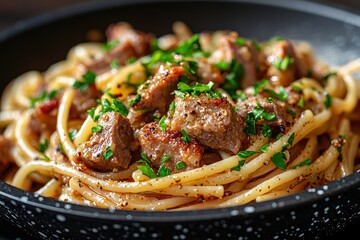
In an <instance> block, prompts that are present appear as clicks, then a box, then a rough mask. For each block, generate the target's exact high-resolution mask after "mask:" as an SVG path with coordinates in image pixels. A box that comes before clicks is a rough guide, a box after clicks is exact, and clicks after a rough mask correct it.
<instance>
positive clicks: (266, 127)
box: [261, 124, 272, 138]
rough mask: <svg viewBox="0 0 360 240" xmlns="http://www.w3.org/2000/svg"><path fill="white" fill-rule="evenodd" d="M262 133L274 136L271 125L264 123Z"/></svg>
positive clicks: (265, 135) (269, 136) (266, 135)
mask: <svg viewBox="0 0 360 240" xmlns="http://www.w3.org/2000/svg"><path fill="white" fill-rule="evenodd" d="M261 133H262V135H263V136H264V137H268V138H271V137H272V129H271V127H270V126H269V125H267V124H264V125H263V126H262V128H261Z"/></svg>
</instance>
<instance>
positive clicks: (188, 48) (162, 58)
mask: <svg viewBox="0 0 360 240" xmlns="http://www.w3.org/2000/svg"><path fill="white" fill-rule="evenodd" d="M154 50H155V51H154V52H153V53H152V54H151V55H148V56H145V57H143V58H141V63H142V64H143V66H145V67H146V68H147V69H152V68H153V67H154V65H155V64H156V63H158V62H164V63H166V64H168V65H171V64H179V63H188V66H184V70H185V71H186V72H187V73H189V74H193V75H196V71H197V69H198V66H197V63H196V62H195V61H188V60H180V61H177V60H175V59H174V56H175V55H176V54H178V55H181V56H183V57H193V56H194V55H199V53H201V55H205V53H204V51H203V50H202V49H201V45H200V35H199V34H194V35H193V36H192V37H191V38H190V39H188V40H186V41H184V42H182V43H181V44H179V45H178V46H177V47H176V48H175V49H172V50H170V51H164V50H162V49H160V48H159V47H158V45H157V46H155V48H154Z"/></svg>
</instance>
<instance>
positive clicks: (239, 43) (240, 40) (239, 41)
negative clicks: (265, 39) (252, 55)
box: [235, 38, 246, 47]
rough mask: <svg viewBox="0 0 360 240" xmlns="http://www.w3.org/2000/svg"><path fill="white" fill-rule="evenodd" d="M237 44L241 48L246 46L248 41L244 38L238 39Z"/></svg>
mask: <svg viewBox="0 0 360 240" xmlns="http://www.w3.org/2000/svg"><path fill="white" fill-rule="evenodd" d="M235 43H236V44H237V45H239V46H241V47H242V46H245V44H246V39H244V38H237V39H235Z"/></svg>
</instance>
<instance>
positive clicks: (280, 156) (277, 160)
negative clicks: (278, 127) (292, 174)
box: [271, 152, 286, 170]
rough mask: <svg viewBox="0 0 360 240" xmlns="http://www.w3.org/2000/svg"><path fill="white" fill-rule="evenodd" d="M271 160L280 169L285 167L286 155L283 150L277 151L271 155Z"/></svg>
mask: <svg viewBox="0 0 360 240" xmlns="http://www.w3.org/2000/svg"><path fill="white" fill-rule="evenodd" d="M271 161H272V162H273V163H274V164H275V166H277V167H278V168H280V169H283V170H284V169H286V162H285V161H286V155H285V154H284V153H283V152H277V153H275V154H274V155H273V156H272V157H271Z"/></svg>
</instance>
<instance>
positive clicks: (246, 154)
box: [237, 151, 258, 159]
mask: <svg viewBox="0 0 360 240" xmlns="http://www.w3.org/2000/svg"><path fill="white" fill-rule="evenodd" d="M257 153H258V152H255V151H240V152H239V153H238V154H237V155H238V157H239V158H245V159H246V158H248V157H251V156H253V155H255V154H257Z"/></svg>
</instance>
